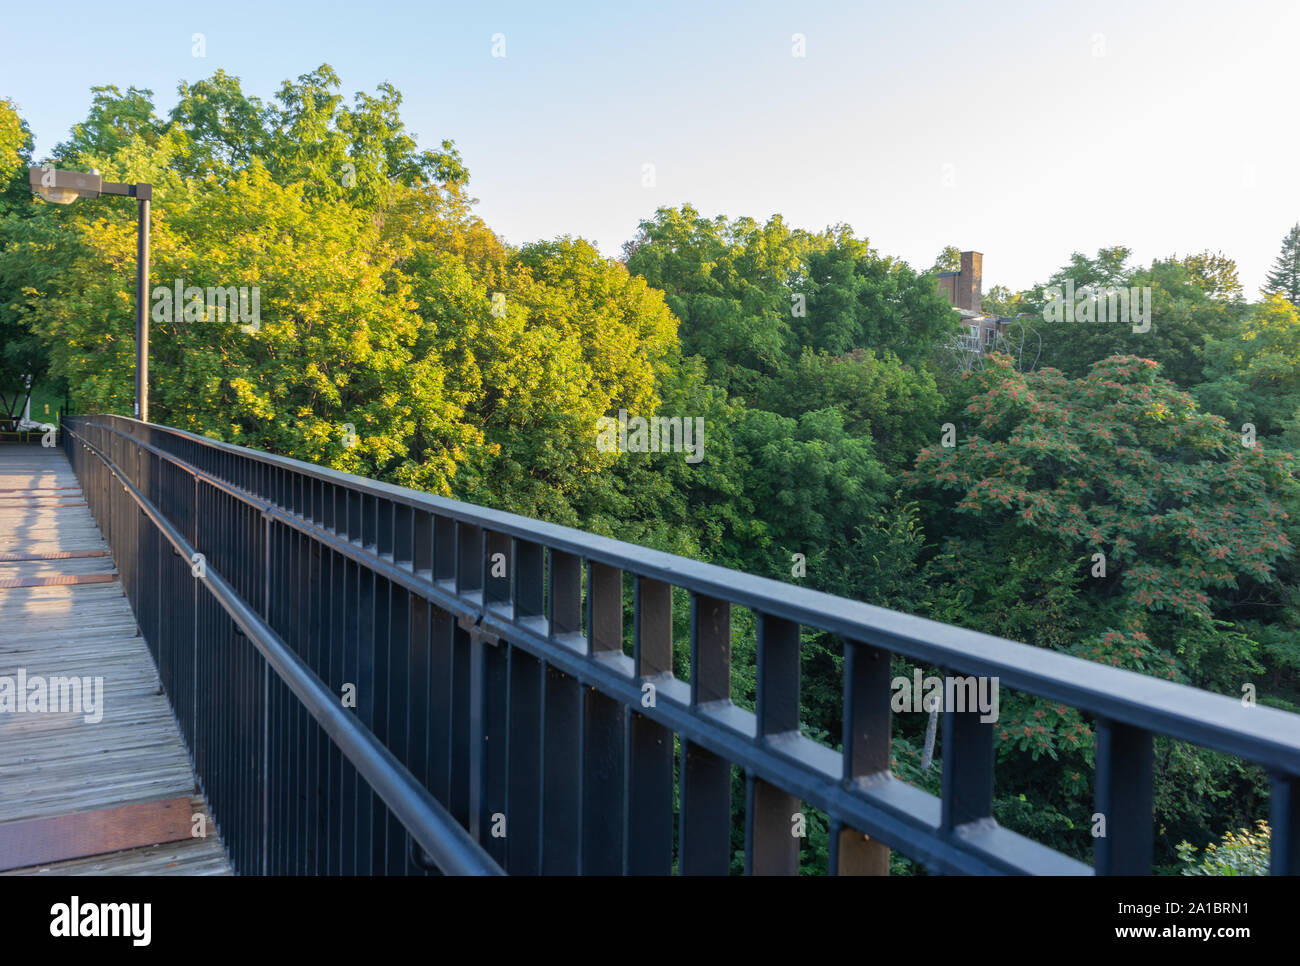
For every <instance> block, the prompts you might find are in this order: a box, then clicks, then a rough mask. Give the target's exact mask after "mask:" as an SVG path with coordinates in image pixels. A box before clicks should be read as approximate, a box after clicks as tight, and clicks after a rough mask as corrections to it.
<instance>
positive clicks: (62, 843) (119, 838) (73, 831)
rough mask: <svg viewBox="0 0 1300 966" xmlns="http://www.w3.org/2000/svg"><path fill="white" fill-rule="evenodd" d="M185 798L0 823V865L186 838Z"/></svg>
mask: <svg viewBox="0 0 1300 966" xmlns="http://www.w3.org/2000/svg"><path fill="white" fill-rule="evenodd" d="M191 819H192V813H191V811H190V800H189V798H171V799H167V800H166V801H157V802H137V803H136V804H134V805H120V806H118V807H117V808H104V809H100V810H99V811H95V812H74V813H72V814H71V815H52V816H49V817H47V818H31V819H27V820H26V821H22V822H8V823H6V824H4V825H0V870H6V869H21V868H23V867H24V866H29V865H41V864H43V863H46V862H62V861H65V860H67V859H81V858H85V857H86V856H89V855H103V854H104V853H105V852H120V851H121V850H123V849H135V848H139V847H140V846H142V845H159V844H161V843H163V842H177V841H180V840H181V839H187V838H190V837H191V835H190V830H191V828H192V827H193V826H192V825H191Z"/></svg>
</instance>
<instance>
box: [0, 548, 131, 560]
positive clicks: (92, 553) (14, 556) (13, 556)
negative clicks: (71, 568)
mask: <svg viewBox="0 0 1300 966" xmlns="http://www.w3.org/2000/svg"><path fill="white" fill-rule="evenodd" d="M107 556H108V551H107V550H60V551H54V552H50V553H0V563H18V562H19V561H24V560H71V559H73V558H74V557H107Z"/></svg>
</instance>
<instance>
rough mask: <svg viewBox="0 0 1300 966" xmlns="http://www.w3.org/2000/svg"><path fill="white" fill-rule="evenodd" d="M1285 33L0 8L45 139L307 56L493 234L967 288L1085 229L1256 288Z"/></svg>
mask: <svg viewBox="0 0 1300 966" xmlns="http://www.w3.org/2000/svg"><path fill="white" fill-rule="evenodd" d="M196 33H201V34H203V35H204V40H205V44H206V56H204V57H195V56H194V55H193V53H192V49H193V46H194V42H193V40H192V37H193V35H194V34H196ZM498 33H500V34H504V35H505V54H506V56H505V57H493V56H492V46H493V35H494V34H498ZM794 34H802V35H803V36H804V38H805V39H804V45H805V52H806V55H805V56H804V57H795V56H793V55H792V51H793V47H794V40H793V39H792V38H793V35H794ZM1298 40H1300V3H1298V2H1296V0H1274V2H1263V0H1260V2H1254V0H1236V2H1233V3H1230V4H1225V3H1210V2H1203V0H1179V2H1147V0H1127V2H1124V0H1121V2H1111V0H1101V2H1093V0H1088V2H1086V3H1079V2H1067V3H1048V2H1041V0H1040V2H995V3H987V4H974V3H968V2H952V3H917V2H910V0H904V2H902V3H897V2H894V3H889V4H884V3H818V2H808V0H797V2H796V0H778V2H761V0H760V2H754V0H749V2H745V3H728V4H715V3H703V2H698V0H696V2H676V0H656V2H654V3H632V4H619V3H610V2H608V0H604V2H600V3H554V4H542V3H536V2H532V3H464V2H460V3H456V4H454V5H453V4H444V3H434V2H426V3H419V2H409V3H408V2H376V3H369V4H366V3H357V2H353V0H349V2H329V0H321V2H312V3H302V2H294V3H278V2H274V0H272V2H261V3H244V2H225V3H118V4H106V3H102V2H99V3H94V4H90V3H84V2H80V0H60V2H59V3H57V4H39V3H38V4H18V3H16V2H15V0H0V97H9V98H12V99H13V100H14V101H15V102H16V103H17V105H18V107H19V111H20V113H21V114H22V116H23V117H24V118H25V119H26V120H27V121H28V123H29V124H30V125H31V127H32V130H33V133H34V134H35V137H36V150H37V157H38V158H41V157H43V156H44V152H47V151H49V149H51V148H52V147H53V146H54V145H55V144H56V143H57V142H58V141H60V140H62V139H63V138H64V137H66V135H67V132H68V129H69V128H70V127H71V126H72V125H73V124H74V123H76V122H77V121H79V120H81V119H83V118H84V116H85V113H86V110H87V107H88V105H89V102H90V93H89V90H90V87H91V86H93V85H99V84H115V85H117V86H118V87H119V88H121V89H123V90H125V89H126V88H127V87H128V86H136V87H145V88H149V89H151V90H152V91H153V92H154V95H155V103H156V105H157V107H158V109H159V113H160V114H162V113H165V112H166V111H167V110H169V109H170V108H171V107H172V105H173V104H174V103H175V91H176V86H177V83H178V82H179V81H180V80H182V79H184V80H189V81H193V80H197V79H199V78H201V77H206V76H209V75H211V74H212V73H213V72H215V71H216V70H217V69H218V68H222V69H224V70H226V71H227V72H228V73H231V74H234V75H236V76H238V77H239V78H241V80H242V82H243V87H244V90H245V91H246V92H247V93H250V94H256V95H258V96H260V97H262V98H264V99H268V98H270V97H271V96H272V95H273V94H274V92H275V90H276V88H277V87H278V86H279V84H280V82H281V81H282V80H285V79H286V78H291V77H297V76H298V75H299V74H302V73H305V72H307V71H309V70H311V69H313V68H315V67H317V66H319V65H320V64H322V63H328V64H330V65H331V66H333V67H334V68H335V70H336V71H337V72H338V74H339V76H340V77H341V78H342V80H343V90H344V92H345V93H346V94H347V95H348V96H349V98H350V96H351V94H352V92H354V91H357V90H366V91H373V89H374V87H375V85H376V84H378V83H380V82H381V81H384V80H388V81H391V82H392V83H393V84H394V85H395V86H396V87H397V88H398V90H400V91H401V92H402V93H403V95H404V97H405V103H404V104H403V117H404V118H405V120H406V123H407V126H408V129H409V130H410V131H411V132H413V133H414V134H415V135H416V136H417V138H418V140H419V141H420V143H421V145H422V146H426V147H434V146H436V145H437V143H438V142H439V141H440V140H441V139H443V138H452V139H453V140H455V142H456V144H457V147H458V148H459V149H460V151H461V153H462V155H463V156H464V158H465V161H466V163H467V165H468V166H469V169H470V173H471V182H470V186H471V190H472V193H473V194H474V195H475V196H476V197H478V198H479V199H481V203H480V205H479V208H478V210H479V213H480V214H481V215H482V217H483V218H484V219H485V220H486V221H487V223H488V224H489V225H491V226H492V227H493V228H494V229H496V230H497V231H498V232H499V233H500V234H502V235H503V236H504V237H505V238H506V239H507V240H509V241H511V242H514V243H521V242H526V241H531V240H534V239H538V238H551V237H554V236H557V235H561V234H572V235H581V236H583V237H585V238H588V239H590V240H592V241H593V242H595V243H596V244H597V245H598V246H599V247H600V248H601V250H602V251H604V252H606V253H607V254H611V255H614V254H617V253H618V251H619V248H620V246H621V245H622V243H623V242H624V241H625V240H626V239H628V238H630V237H631V236H632V234H633V233H634V232H635V230H636V226H637V222H638V221H639V220H640V219H642V218H646V217H649V216H650V215H651V214H653V212H654V209H655V208H656V207H658V206H660V205H676V204H681V203H683V202H689V203H691V204H693V205H695V206H696V207H697V208H698V209H700V210H701V211H702V212H704V213H706V214H709V215H713V214H718V213H723V214H727V215H731V216H736V215H741V214H748V215H751V216H753V217H755V218H759V219H760V220H762V219H765V218H766V217H767V216H769V215H770V214H772V213H774V212H780V213H781V214H782V215H784V216H785V218H786V221H787V222H788V223H789V224H792V225H796V226H801V227H805V228H811V229H819V228H823V227H825V226H826V225H828V224H835V223H839V222H847V223H848V224H850V225H852V226H853V228H854V229H855V231H856V232H857V233H858V234H859V235H866V236H867V237H868V238H870V240H871V243H872V245H873V246H875V247H876V248H877V249H879V250H880V251H881V252H883V253H886V254H893V255H898V256H901V257H903V258H905V259H907V260H908V261H909V262H911V263H912V264H913V265H915V266H917V267H918V268H920V267H925V266H928V265H929V264H931V262H932V261H933V259H934V256H935V255H936V254H937V253H938V251H939V250H940V249H941V248H942V247H943V246H944V245H948V244H952V245H956V246H957V247H959V248H962V249H966V248H973V249H977V250H979V251H982V252H984V273H985V287H986V288H987V287H989V286H990V285H993V284H997V283H1001V284H1006V285H1009V286H1011V287H1013V288H1020V287H1025V286H1028V285H1030V284H1032V283H1033V282H1035V281H1040V280H1043V279H1045V278H1046V277H1047V276H1048V275H1049V274H1050V273H1051V272H1052V271H1053V270H1055V269H1056V268H1058V267H1059V266H1060V265H1062V264H1064V263H1065V262H1066V261H1067V260H1068V258H1069V255H1070V253H1071V252H1073V251H1083V252H1086V253H1089V254H1092V253H1094V252H1095V251H1096V249H1097V248H1099V247H1101V246H1105V245H1115V244H1122V245H1127V246H1129V247H1130V248H1132V249H1133V250H1134V257H1135V259H1136V260H1137V261H1141V262H1148V261H1150V259H1151V258H1152V257H1166V256H1169V255H1171V254H1178V255H1185V254H1188V253H1189V252H1195V251H1200V250H1202V249H1206V248H1210V249H1213V250H1221V251H1223V252H1225V253H1226V254H1228V255H1229V256H1231V257H1233V258H1235V259H1236V260H1237V263H1238V266H1239V269H1240V274H1241V280H1242V282H1243V284H1244V285H1245V287H1246V290H1247V295H1248V296H1249V297H1251V298H1255V297H1257V295H1256V290H1257V289H1258V287H1259V285H1260V284H1261V282H1262V281H1263V278H1264V274H1265V272H1266V271H1267V270H1268V268H1269V267H1270V265H1271V264H1272V261H1273V258H1274V257H1275V256H1276V254H1277V251H1278V248H1279V246H1280V244H1281V241H1282V238H1283V236H1284V234H1285V233H1286V231H1287V230H1288V229H1289V228H1290V227H1291V226H1292V225H1293V224H1295V223H1296V222H1297V221H1300V181H1298V180H1297V177H1296V175H1297V158H1298V157H1300V151H1298V150H1297V148H1298V147H1300V143H1298V142H1300V124H1297V110H1300V108H1297V99H1298V97H1300V90H1298V89H1297V87H1298V85H1297V80H1296V78H1297V75H1296V70H1295V65H1296V63H1297V41H1298ZM645 164H653V165H654V166H655V168H654V173H655V184H654V186H653V187H645V186H644V185H643V183H642V181H643V165H645Z"/></svg>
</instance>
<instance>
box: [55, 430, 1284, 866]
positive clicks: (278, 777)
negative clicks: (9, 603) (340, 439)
mask: <svg viewBox="0 0 1300 966" xmlns="http://www.w3.org/2000/svg"><path fill="white" fill-rule="evenodd" d="M67 429H68V432H67V434H66V438H65V448H66V450H67V452H68V455H69V458H70V460H71V462H72V464H73V467H74V469H75V470H76V473H77V475H78V478H79V479H80V480H81V481H82V485H83V488H84V490H85V492H86V496H87V500H88V502H89V504H90V506H91V508H92V510H93V512H94V514H95V517H96V519H97V520H98V521H99V523H100V527H101V528H102V529H103V531H104V535H105V538H106V539H107V540H108V542H109V545H110V546H111V547H112V550H113V553H114V556H115V558H116V560H117V564H118V569H119V571H120V573H121V574H122V580H123V584H124V586H125V588H126V591H127V593H128V595H129V597H130V600H131V603H132V606H133V608H134V610H135V614H136V616H137V620H138V621H139V624H140V627H141V631H142V634H143V635H144V637H145V638H146V640H147V641H148V643H149V647H150V649H151V651H152V652H153V655H154V658H155V660H156V661H157V662H158V667H159V671H160V674H161V676H162V680H163V684H164V687H165V689H166V691H167V694H168V695H169V696H170V698H171V701H172V705H173V707H174V709H175V711H176V716H177V719H178V721H179V722H180V726H181V728H182V731H183V732H184V735H185V739H186V741H187V742H188V744H189V748H190V752H191V755H192V757H193V759H194V763H195V768H196V771H197V773H198V774H199V776H200V780H201V782H202V784H203V788H204V791H205V793H206V794H207V796H208V800H209V803H210V805H211V807H212V810H213V814H214V816H215V818H216V821H217V823H218V825H219V827H220V831H221V834H222V837H223V840H224V842H225V843H226V846H227V849H228V851H229V853H230V856H231V860H232V862H233V864H234V866H235V868H236V869H237V870H238V871H239V872H243V873H271V874H276V873H309V874H310V873H370V872H387V873H419V872H423V871H427V870H429V869H430V868H431V867H434V866H436V867H437V868H440V869H442V870H443V871H446V872H453V873H464V872H491V871H499V870H501V869H504V870H506V871H509V872H511V873H595V874H608V873H615V874H617V873H628V874H663V873H669V872H671V871H673V870H674V868H675V869H676V871H679V872H681V873H687V874H690V873H704V874H725V873H727V872H728V871H729V868H730V865H731V827H732V814H733V803H732V801H731V799H732V769H733V768H739V769H741V771H742V773H743V776H744V779H745V789H746V792H745V800H744V802H743V808H744V817H745V868H746V871H749V872H753V873H778V874H791V873H794V872H796V871H797V870H798V862H799V839H798V838H796V837H794V836H793V835H792V834H791V821H792V817H793V816H794V815H795V814H796V813H797V812H799V810H800V809H801V807H802V804H803V803H806V804H808V805H810V806H812V807H815V808H817V809H820V810H822V811H823V812H824V813H826V815H827V816H828V818H829V822H830V831H831V840H830V841H831V847H830V850H829V869H828V871H829V872H831V873H833V874H834V873H842V874H848V873H876V874H880V873H885V872H887V871H888V864H889V850H890V849H897V850H899V851H901V852H902V853H904V854H906V855H908V856H910V857H912V858H913V859H915V860H918V861H919V862H921V863H923V864H924V865H925V866H926V867H928V868H930V869H931V870H933V871H937V872H944V873H952V872H956V873H1034V874H1038V873H1046V874H1089V873H1092V872H1094V871H1095V872H1097V873H1102V874H1122V873H1130V874H1132V873H1138V874H1142V873H1148V872H1150V871H1151V862H1152V853H1153V830H1152V802H1153V788H1152V775H1153V736H1155V735H1166V736H1169V737H1171V738H1173V739H1177V740H1182V741H1187V742H1191V743H1194V744H1197V745H1201V746H1204V747H1207V748H1212V749H1216V750H1219V751H1222V752H1226V753H1228V754H1231V755H1235V756H1239V757H1240V758H1243V759H1246V760H1248V761H1250V762H1254V763H1256V764H1258V765H1261V766H1263V767H1264V768H1265V769H1267V771H1268V772H1269V774H1270V775H1271V797H1270V819H1271V824H1272V852H1271V856H1272V857H1271V863H1272V871H1273V873H1274V874H1294V873H1296V872H1297V871H1298V870H1300V842H1298V840H1297V834H1296V831H1297V828H1298V827H1300V794H1298V786H1300V777H1298V776H1300V716H1297V715H1293V714H1288V713H1286V712H1283V711H1279V710H1276V709H1271V708H1266V707H1260V706H1253V707H1244V706H1243V704H1242V703H1241V702H1240V701H1237V700H1235V699H1233V698H1230V697H1225V696H1221V695H1215V694H1210V693H1207V692H1204V691H1199V690H1196V689H1193V688H1189V687H1185V686H1182V685H1178V684H1174V683H1172V682H1169V681H1163V680H1159V679H1156V678H1152V677H1147V676H1144V675H1139V674H1135V673H1132V672H1128V671H1124V670H1120V669H1118V668H1113V667H1106V666H1103V665H1100V664H1095V663H1091V662H1088V661H1084V660H1081V659H1077V658H1073V657H1069V656H1066V655H1063V654H1059V653H1056V652H1052V651H1047V650H1043V649H1039V648H1034V647H1029V646H1027V645H1024V644H1018V643H1015V642H1012V641H1007V640H1003V639H1000V638H995V637H992V636H989V635H986V634H981V633H978V632H975V631H970V630H965V629H961V628H957V627H952V626H948V625H945V624H940V623H936V622H933V621H928V620H924V619H921V618H917V617H911V616H908V615H905V614H900V613H896V612H893V611H888V610H884V609H882V608H879V607H873V606H870V605H868V604H863V603H859V602H855V601H851V600H846V599H844V598H839V597H834V596H831V595H828V594H823V593H819V592H816V591H811V590H807V589H805V588H801V587H797V586H792V585H789V584H784V583H780V582H777V581H773V580H768V579H765V578H761V577H755V576H752V575H749V574H745V573H740V572H737V571H733V570H729V569H725V568H722V567H717V566H713V565H709V564H704V563H700V562H698V561H693V560H689V559H686V558H682V557H677V556H673V555H670V554H665V553H661V552H658V551H653V550H648V549H645V548H643V547H638V546H634V545H632V544H627V543H623V542H620V541H617V540H612V539H608V538H604V537H598V536H593V535H591V534H588V533H583V532H581V531H578V530H574V529H570V528H567V527H560V526H555V525H551V524H547V523H541V522H538V521H536V520H531V519H528V518H525V517H520V516H517V515H513V514H509V513H503V512H498V511H494V510H488V509H484V508H481V507H477V506H473V505H470V504H465V503H459V502H456V501H453V500H448V499H444V498H440V497H436V496H432V495H429V494H425V493H420V492H416V491H412V490H407V489H402V488H400V487H396V486H391V485H388V484H384V483H378V482H375V481H372V480H367V479H363V478H360V477H356V476H351V475H349V474H345V473H339V472H335V471H332V470H328V469H323V468H321V467H317V466H313V465H310V464H307V463H302V462H299V461H296V460H291V459H286V458H283V457H277V456H271V455H267V454H265V453H260V452H256V451H253V450H248V449H243V448H240V447H236V446H231V445H227V444H224V443H217V442H214V441H212V440H208V439H204V438H202V437H199V436H195V435H192V434H189V433H185V432H181V431H178V430H174V429H170V428H167V427H163V426H155V425H148V424H143V423H139V422H136V421H134V420H131V419H126V418H123V417H117V416H76V417H71V418H69V420H68V421H67ZM195 555H201V556H195ZM625 575H630V577H629V578H628V580H627V582H628V583H629V584H630V588H631V597H632V608H631V621H630V624H631V626H630V628H627V627H625V608H624V596H625ZM674 588H677V589H678V593H679V594H680V593H681V592H683V591H684V592H685V593H686V594H688V595H689V600H690V673H689V681H686V680H680V679H678V678H677V677H675V676H674V675H673V659H672V658H673V637H674V635H673V620H672V607H673V595H674ZM733 607H742V608H749V609H750V610H752V611H753V612H754V614H755V617H756V620H757V635H758V636H757V666H756V674H757V707H756V710H755V711H754V712H753V713H751V712H749V711H746V710H744V709H743V708H741V707H738V706H737V705H736V704H734V703H733V702H732V700H731V698H732V690H731V689H732V668H731V643H732V622H731V611H732V608H733ZM801 626H803V627H809V628H819V629H822V630H824V631H828V632H831V633H833V634H836V635H838V636H840V637H841V638H842V639H843V640H844V642H845V645H844V663H843V707H842V712H843V721H844V730H843V735H842V742H841V748H840V749H839V750H836V749H833V748H830V747H827V746H826V745H824V744H821V743H819V742H816V741H814V740H812V739H810V738H808V737H806V736H804V735H803V734H801V732H800V729H799V695H800V628H801ZM629 632H630V633H629ZM629 639H630V645H628V644H627V642H628V641H629ZM892 654H898V655H902V656H904V657H905V658H907V659H909V660H911V661H913V662H917V663H919V664H924V665H926V666H932V667H938V668H941V669H943V670H944V671H945V673H947V674H950V675H973V676H979V677H996V678H998V680H999V681H1000V683H1001V685H1002V686H1003V687H1006V688H1011V689H1015V690H1018V691H1023V692H1026V693H1029V694H1033V695H1038V696H1041V697H1043V698H1047V699H1050V700H1053V701H1057V702H1060V703H1063V704H1067V705H1070V706H1072V707H1074V708H1077V709H1079V710H1081V711H1083V712H1085V713H1088V714H1091V715H1094V716H1095V717H1096V719H1097V724H1098V729H1097V735H1098V741H1097V748H1096V760H1097V781H1096V787H1097V803H1096V810H1097V812H1099V813H1101V814H1102V815H1103V816H1105V827H1106V834H1105V835H1102V836H1099V837H1096V838H1095V839H1094V846H1093V850H1094V865H1093V866H1088V865H1086V864H1084V863H1081V862H1079V861H1077V860H1075V859H1073V858H1070V857H1068V856H1065V855H1063V854H1061V853H1058V852H1056V851H1054V850H1052V849H1050V848H1048V847H1046V846H1044V845H1042V844H1040V843H1037V842H1034V841H1032V840H1030V839H1027V838H1025V837H1023V836H1021V835H1018V834H1016V833H1014V832H1012V831H1010V830H1008V829H1006V828H1003V827H1001V826H999V825H998V824H997V823H996V822H995V821H994V819H993V783H994V762H995V756H994V727H995V726H994V724H993V723H992V722H991V721H986V720H981V715H980V713H979V711H978V710H975V709H971V710H968V711H953V710H948V711H946V712H945V713H944V715H943V736H942V750H943V755H942V793H941V795H940V796H938V797H936V796H933V795H930V794H928V793H926V792H924V791H922V790H920V789H918V788H916V787H914V786H912V785H909V784H908V783H906V782H903V781H900V780H898V779H896V778H894V777H893V776H892V774H891V773H890V719H891V709H890V697H891V675H890V656H891V655H892ZM647 696H649V697H650V700H647Z"/></svg>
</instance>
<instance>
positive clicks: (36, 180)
mask: <svg viewBox="0 0 1300 966" xmlns="http://www.w3.org/2000/svg"><path fill="white" fill-rule="evenodd" d="M28 177H29V180H30V181H31V185H32V190H33V191H35V192H36V194H38V195H40V197H42V198H44V199H45V200H46V201H49V202H51V203H53V204H56V205H70V204H72V202H74V201H76V200H77V199H78V198H98V197H99V196H100V195H125V196H127V197H129V198H134V199H136V202H137V215H136V218H137V227H138V231H137V243H136V269H135V417H136V419H138V420H140V421H141V422H145V423H147V422H148V421H149V203H150V202H151V201H153V185H151V184H144V183H137V184H119V183H117V182H114V181H104V180H103V179H102V178H100V176H99V172H97V171H91V172H90V173H88V174H87V173H85V172H82V171H60V170H58V169H57V168H51V167H49V166H48V165H45V166H42V167H38V168H31V169H30V170H29V172H28Z"/></svg>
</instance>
